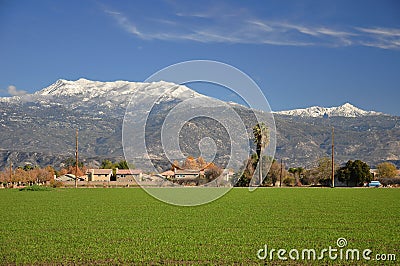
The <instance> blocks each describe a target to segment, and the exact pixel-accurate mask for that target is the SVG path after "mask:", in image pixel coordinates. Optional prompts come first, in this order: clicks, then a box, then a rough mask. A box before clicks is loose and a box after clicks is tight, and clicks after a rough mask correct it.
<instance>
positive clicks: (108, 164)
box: [100, 159, 114, 169]
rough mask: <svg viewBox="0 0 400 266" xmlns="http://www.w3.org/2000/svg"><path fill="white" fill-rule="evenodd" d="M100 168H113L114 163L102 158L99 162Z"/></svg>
mask: <svg viewBox="0 0 400 266" xmlns="http://www.w3.org/2000/svg"><path fill="white" fill-rule="evenodd" d="M100 168H101V169H113V168H114V164H113V162H111V161H110V160H107V159H104V160H103V161H102V162H101V165H100Z"/></svg>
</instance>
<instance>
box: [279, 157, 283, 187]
mask: <svg viewBox="0 0 400 266" xmlns="http://www.w3.org/2000/svg"><path fill="white" fill-rule="evenodd" d="M282 173H283V162H282V159H281V174H280V175H279V187H282Z"/></svg>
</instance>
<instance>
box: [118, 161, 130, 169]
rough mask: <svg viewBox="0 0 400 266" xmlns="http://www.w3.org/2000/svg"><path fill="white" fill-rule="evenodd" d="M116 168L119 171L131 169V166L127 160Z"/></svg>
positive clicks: (119, 163) (120, 162)
mask: <svg viewBox="0 0 400 266" xmlns="http://www.w3.org/2000/svg"><path fill="white" fill-rule="evenodd" d="M115 166H116V167H117V168H118V169H129V164H128V162H127V161H125V160H122V161H119V162H118V163H117V164H116V165H115ZM131 168H133V167H131Z"/></svg>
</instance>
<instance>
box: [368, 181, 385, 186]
mask: <svg viewBox="0 0 400 266" xmlns="http://www.w3.org/2000/svg"><path fill="white" fill-rule="evenodd" d="M381 185H382V184H381V182H379V181H371V182H369V184H368V186H369V187H380V186H381Z"/></svg>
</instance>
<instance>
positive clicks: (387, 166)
mask: <svg viewBox="0 0 400 266" xmlns="http://www.w3.org/2000/svg"><path fill="white" fill-rule="evenodd" d="M377 168H378V173H377V174H378V177H379V178H385V177H388V178H393V177H395V176H396V175H397V169H396V166H395V165H394V164H393V163H390V162H383V163H380V164H378V166H377Z"/></svg>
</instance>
